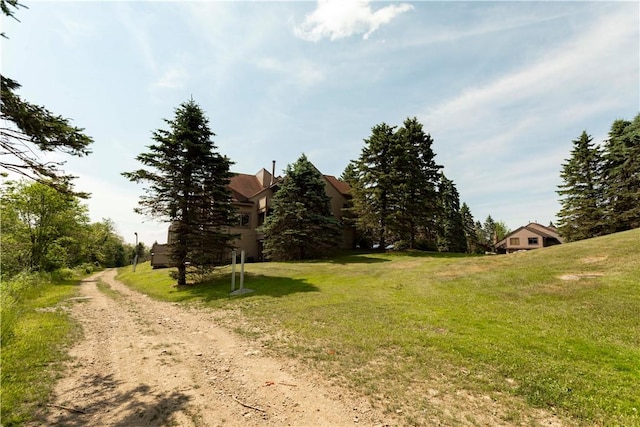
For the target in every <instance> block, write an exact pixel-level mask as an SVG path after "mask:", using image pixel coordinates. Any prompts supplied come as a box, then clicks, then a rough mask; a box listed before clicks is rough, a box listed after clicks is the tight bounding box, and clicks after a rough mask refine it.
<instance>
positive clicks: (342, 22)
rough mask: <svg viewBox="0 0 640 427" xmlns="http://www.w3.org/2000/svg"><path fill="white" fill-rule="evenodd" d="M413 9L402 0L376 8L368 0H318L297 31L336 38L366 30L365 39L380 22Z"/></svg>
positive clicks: (308, 36) (313, 38)
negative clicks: (399, 2) (315, 6)
mask: <svg viewBox="0 0 640 427" xmlns="http://www.w3.org/2000/svg"><path fill="white" fill-rule="evenodd" d="M411 9H413V6H411V5H410V4H407V3H401V4H397V5H395V4H394V5H389V6H385V7H382V8H380V9H378V10H376V11H373V10H372V9H371V6H370V4H369V1H359V0H318V6H317V8H316V10H314V11H313V12H312V13H311V14H309V15H307V16H306V17H305V19H304V22H303V23H302V24H300V25H298V26H296V27H295V28H294V34H295V35H296V36H297V37H299V38H301V39H303V40H306V41H312V42H317V41H320V40H322V39H323V38H325V37H326V38H329V39H330V40H337V39H341V38H345V37H350V36H352V35H354V34H363V33H364V35H363V36H362V38H363V39H365V40H366V39H368V38H369V36H370V35H371V34H372V33H373V32H375V31H376V30H377V29H378V28H380V26H382V25H384V24H388V23H389V22H391V20H392V19H393V18H395V17H396V16H398V15H399V14H401V13H404V12H407V11H409V10H411Z"/></svg>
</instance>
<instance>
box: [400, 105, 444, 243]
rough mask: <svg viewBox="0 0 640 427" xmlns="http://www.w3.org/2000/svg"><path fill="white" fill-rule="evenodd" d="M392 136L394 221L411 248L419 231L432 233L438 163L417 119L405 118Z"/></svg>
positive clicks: (426, 233) (435, 209)
mask: <svg viewBox="0 0 640 427" xmlns="http://www.w3.org/2000/svg"><path fill="white" fill-rule="evenodd" d="M396 138H397V144H398V157H397V158H396V159H394V171H395V176H396V179H397V183H396V188H395V190H396V192H397V198H398V204H399V205H398V210H397V212H396V221H395V224H396V228H397V232H398V235H399V237H400V239H402V240H404V241H407V242H408V244H409V247H410V248H414V247H415V242H416V238H417V237H418V236H419V234H420V233H421V234H422V235H433V234H435V233H434V230H435V228H436V225H435V220H436V217H437V203H436V200H437V197H438V194H437V189H436V187H437V184H438V179H439V170H440V168H441V166H439V165H437V164H436V162H435V160H434V159H435V156H436V155H435V153H434V152H433V149H432V145H433V139H431V135H429V134H426V133H425V132H424V130H423V128H422V124H421V123H420V122H418V119H417V118H415V117H414V118H412V119H410V118H407V119H406V120H405V121H404V123H403V127H401V128H400V129H398V131H397V132H396Z"/></svg>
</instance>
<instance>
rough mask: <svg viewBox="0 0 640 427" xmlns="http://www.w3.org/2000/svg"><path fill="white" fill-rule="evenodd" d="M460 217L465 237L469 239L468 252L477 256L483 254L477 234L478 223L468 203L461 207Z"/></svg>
mask: <svg viewBox="0 0 640 427" xmlns="http://www.w3.org/2000/svg"><path fill="white" fill-rule="evenodd" d="M460 216H461V217H462V227H463V229H464V235H465V237H466V239H467V252H469V253H472V254H475V253H482V251H483V250H482V248H481V246H480V239H479V237H478V234H477V231H478V230H477V228H476V222H475V220H474V219H473V215H472V214H471V209H470V208H469V205H467V204H466V203H462V206H461V207H460Z"/></svg>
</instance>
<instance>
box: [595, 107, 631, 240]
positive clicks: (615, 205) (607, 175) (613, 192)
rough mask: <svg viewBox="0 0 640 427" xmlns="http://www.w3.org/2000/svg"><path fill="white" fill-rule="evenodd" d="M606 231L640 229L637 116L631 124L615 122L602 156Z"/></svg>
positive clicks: (624, 121) (622, 121)
mask: <svg viewBox="0 0 640 427" xmlns="http://www.w3.org/2000/svg"><path fill="white" fill-rule="evenodd" d="M603 186H604V192H605V194H604V197H605V200H606V203H607V209H606V215H605V217H606V218H607V219H608V224H607V230H608V231H609V232H617V231H623V230H629V229H632V228H637V227H640V114H638V115H637V116H636V117H635V119H634V120H633V121H632V122H629V121H626V120H616V121H615V122H614V123H613V124H612V126H611V131H610V132H609V139H608V141H607V143H606V145H605V153H604V179H603Z"/></svg>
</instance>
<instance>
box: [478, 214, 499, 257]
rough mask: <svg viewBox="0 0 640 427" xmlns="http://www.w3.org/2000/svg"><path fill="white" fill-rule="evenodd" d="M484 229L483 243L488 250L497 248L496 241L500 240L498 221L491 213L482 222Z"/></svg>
mask: <svg viewBox="0 0 640 427" xmlns="http://www.w3.org/2000/svg"><path fill="white" fill-rule="evenodd" d="M482 231H483V234H482V235H483V239H482V240H483V243H484V245H485V247H486V248H487V250H488V251H493V250H494V249H495V248H494V246H495V243H496V242H497V241H498V235H497V233H496V222H495V221H494V220H493V218H492V217H491V215H487V218H486V219H485V220H484V224H482Z"/></svg>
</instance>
